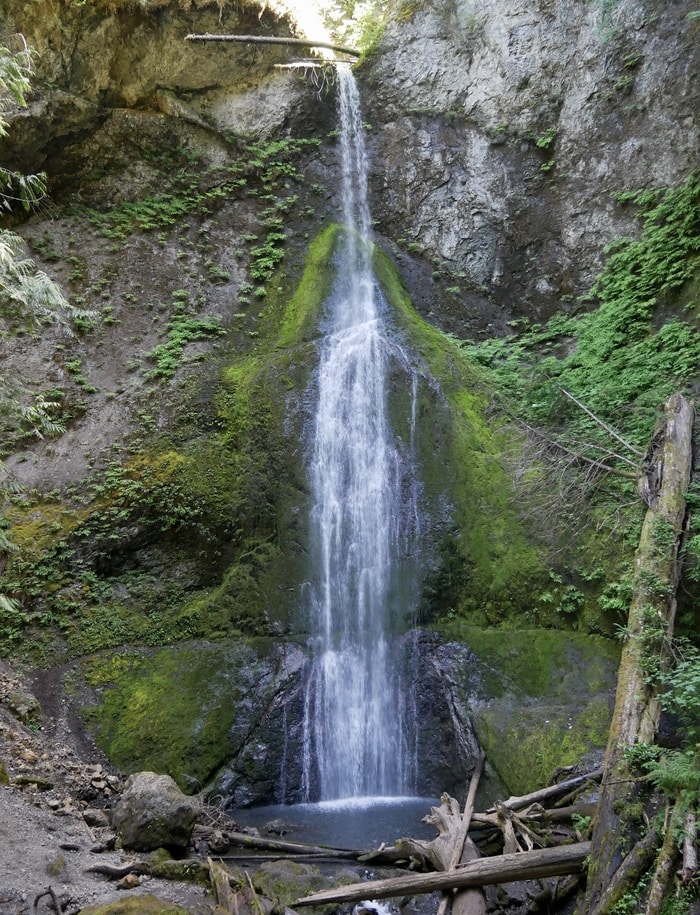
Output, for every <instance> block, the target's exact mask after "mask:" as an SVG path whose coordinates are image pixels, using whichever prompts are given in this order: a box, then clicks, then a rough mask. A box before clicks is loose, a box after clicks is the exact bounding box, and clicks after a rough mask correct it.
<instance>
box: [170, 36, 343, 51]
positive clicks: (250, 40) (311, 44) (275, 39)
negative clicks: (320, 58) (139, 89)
mask: <svg viewBox="0 0 700 915" xmlns="http://www.w3.org/2000/svg"><path fill="white" fill-rule="evenodd" d="M185 41H230V42H238V43H240V44H280V45H291V46H292V47H297V48H298V47H303V48H325V49H326V50H329V51H335V52H336V53H337V54H347V55H349V56H350V57H359V56H360V52H359V51H356V50H355V49H354V48H345V47H343V46H342V45H337V44H333V43H331V42H328V41H313V40H311V39H309V38H285V37H284V36H281V35H280V36H277V35H210V34H204V35H186V36H185Z"/></svg>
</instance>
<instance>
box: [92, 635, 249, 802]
mask: <svg viewBox="0 0 700 915" xmlns="http://www.w3.org/2000/svg"><path fill="white" fill-rule="evenodd" d="M254 662H255V657H254V655H253V654H252V652H251V651H250V649H247V648H246V647H245V646H243V645H240V646H232V645H227V646H223V645H217V646H213V645H203V644H194V645H190V646H180V647H177V648H171V649H162V650H160V651H145V650H141V651H134V650H132V651H130V652H128V653H124V652H123V651H122V652H119V653H116V654H110V653H107V654H102V655H99V656H95V657H93V658H90V659H87V660H85V661H84V662H82V673H81V676H82V677H84V678H85V680H86V682H87V683H88V684H90V685H91V686H92V687H94V688H100V689H101V690H103V693H102V701H101V704H100V705H99V706H98V707H93V708H86V709H84V715H85V717H86V720H87V721H88V724H89V726H90V728H91V729H92V730H93V732H94V734H95V737H96V740H97V742H98V744H99V746H100V747H101V748H102V749H103V750H104V751H105V753H106V754H107V755H108V756H109V758H110V759H111V760H112V761H113V762H114V763H115V764H116V765H118V766H119V767H120V768H122V769H124V771H126V772H135V771H140V770H152V771H156V772H164V773H167V774H169V775H171V776H172V777H173V778H174V779H175V780H176V781H177V782H178V784H179V785H180V787H181V788H182V789H183V790H185V791H192V790H193V788H195V789H196V788H197V787H201V786H203V785H204V784H205V783H206V782H207V780H208V779H209V778H210V777H211V776H212V774H213V773H214V772H215V771H216V770H217V769H218V768H220V767H221V766H222V765H223V764H224V763H226V762H228V761H229V760H230V758H231V756H232V754H233V750H234V743H233V739H232V736H231V729H232V726H233V724H234V718H235V716H234V711H235V707H236V702H237V701H238V700H240V698H241V696H242V694H243V691H244V687H243V686H242V684H244V683H245V684H247V687H246V688H250V677H249V674H247V673H244V671H245V670H246V669H247V668H248V666H251V667H253V666H254Z"/></svg>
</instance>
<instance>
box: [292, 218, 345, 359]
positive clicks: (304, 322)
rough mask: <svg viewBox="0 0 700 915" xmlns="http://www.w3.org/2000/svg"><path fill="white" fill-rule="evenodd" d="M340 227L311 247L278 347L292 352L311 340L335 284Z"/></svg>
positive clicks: (332, 228) (331, 228)
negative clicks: (334, 265) (311, 331)
mask: <svg viewBox="0 0 700 915" xmlns="http://www.w3.org/2000/svg"><path fill="white" fill-rule="evenodd" d="M339 228H340V227H339V226H338V225H336V224H332V225H330V226H327V227H326V228H325V229H324V230H323V232H321V234H320V235H318V236H317V237H316V238H315V239H314V240H313V241H312V242H311V244H310V245H309V248H308V253H307V256H306V265H305V269H304V274H303V276H302V278H301V281H300V282H299V285H298V286H297V290H296V292H295V293H294V295H293V297H292V299H291V301H290V302H289V304H288V305H287V306H286V307H285V309H284V318H283V321H282V324H281V328H280V332H279V337H278V339H277V346H278V347H279V348H288V347H290V346H296V345H298V344H299V343H300V342H302V341H307V340H308V339H309V332H310V330H311V329H312V328H314V329H315V326H316V321H317V320H318V315H319V312H320V309H321V306H322V305H323V303H324V302H325V300H326V298H327V297H328V294H329V292H330V288H331V283H332V282H333V270H332V260H333V253H334V251H335V246H336V244H337V241H338V234H339Z"/></svg>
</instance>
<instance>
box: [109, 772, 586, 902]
mask: <svg viewBox="0 0 700 915" xmlns="http://www.w3.org/2000/svg"><path fill="white" fill-rule="evenodd" d="M483 763H484V757H483V754H482V756H481V757H480V758H479V760H478V761H477V765H476V767H475V769H474V773H473V776H472V779H471V783H470V786H469V792H468V795H467V800H466V803H465V805H464V810H463V811H461V812H460V805H459V803H458V802H457V801H456V800H455V799H454V798H452V797H450V796H449V795H443V796H442V798H441V804H440V806H439V807H433V808H432V809H431V811H430V813H429V814H428V815H427V816H426V817H425V818H424V821H425V822H428V823H431V824H432V825H434V826H435V827H436V829H437V833H438V835H437V836H436V838H435V839H433V840H432V841H425V840H419V839H413V838H402V839H398V840H397V841H396V842H395V843H394V844H393V845H391V846H385V845H382V846H381V847H380V848H377V849H373V850H370V851H366V850H365V851H358V850H352V849H341V848H330V847H328V846H319V845H306V844H303V843H299V842H289V841H286V840H283V839H277V838H267V837H263V836H251V835H247V834H243V833H239V832H235V831H231V832H227V834H226V840H227V845H228V848H227V849H226V850H225V853H223V854H220V855H218V856H216V857H217V860H214V857H215V856H214V854H213V853H212V854H210V855H209V856H208V857H207V858H206V859H205V860H198V861H197V862H196V863H197V869H198V871H199V872H200V874H201V876H203V877H204V876H205V875H206V876H207V877H208V879H209V882H210V884H211V887H212V891H213V893H214V896H215V899H216V903H217V906H218V907H220V908H221V909H223V910H224V911H226V912H230V913H231V915H234V913H236V915H239V913H241V912H247V911H248V912H252V913H254V915H256V913H257V915H262V913H264V912H266V911H267V909H268V908H269V907H270V901H269V900H267V899H265V898H264V897H262V896H260V897H259V898H258V894H257V893H256V891H255V889H254V887H253V882H252V881H251V880H250V878H249V877H248V875H247V871H246V870H245V868H246V867H247V866H249V865H251V864H253V863H255V862H257V863H262V862H264V861H270V860H275V859H284V860H293V861H301V862H308V863H316V862H319V861H334V860H345V861H355V862H356V863H358V864H364V865H367V864H371V865H373V866H392V867H395V868H405V870H406V873H404V874H401V875H399V876H395V877H392V878H388V879H384V880H375V881H371V882H368V881H363V882H359V883H355V884H350V885H345V886H342V887H337V888H334V889H330V890H323V891H321V892H316V893H313V894H311V895H307V896H304V897H303V898H300V899H297V900H296V901H295V902H294V903H293V905H294V906H295V907H303V906H316V905H327V904H329V903H339V904H341V903H348V902H360V901H363V900H367V899H386V898H389V897H395V896H405V895H419V894H422V893H433V892H436V891H437V892H439V891H442V892H443V897H442V901H441V903H440V906H439V909H438V915H445V912H446V911H447V909H448V907H451V908H452V913H453V915H485V912H486V902H485V897H484V895H483V887H484V886H488V885H491V884H498V883H509V882H513V881H519V880H531V879H541V878H543V877H552V876H560V875H571V879H570V880H568V881H564V882H560V883H559V884H558V889H557V891H556V892H555V895H557V896H562V895H564V894H565V893H568V892H570V891H571V890H573V889H574V888H575V886H576V885H577V882H578V875H579V874H580V873H581V871H582V869H583V867H584V862H585V859H586V858H587V856H588V855H589V852H590V843H589V842H585V841H581V836H580V834H578V833H577V832H576V830H575V829H574V828H573V827H572V825H571V819H572V816H573V815H574V814H579V815H580V816H585V815H587V814H589V813H591V812H592V808H591V805H584V804H571V803H569V799H570V798H571V796H572V795H573V794H575V793H576V792H578V791H579V790H581V789H583V788H585V787H587V786H588V785H590V784H591V783H593V782H596V781H597V780H599V778H600V774H601V773H600V770H596V771H594V772H589V773H586V774H583V775H579V776H577V777H573V778H567V779H566V780H564V781H560V782H559V783H557V784H555V785H553V786H551V787H549V788H545V789H543V790H541V791H537V792H534V793H533V794H529V795H525V796H523V797H511V798H509V799H508V800H506V801H501V802H498V803H496V805H495V806H494V807H492V808H491V809H489V810H486V811H485V812H483V813H475V812H474V799H475V796H476V789H477V785H478V782H479V778H480V775H481V771H482V768H483ZM554 802H558V803H559V805H560V806H559V807H552V808H551V809H546V808H545V806H544V805H545V804H549V803H554ZM562 805H565V806H562ZM201 831H202V829H201V827H200V832H201ZM204 831H205V832H206V831H207V830H206V829H205V830H204ZM208 831H209V832H211V833H212V837H213V836H214V835H215V834H216V835H218V830H216V829H213V828H211V829H209V830H208ZM212 837H210V838H212ZM200 838H203V839H206V836H204V835H201V836H200ZM545 845H547V846H548V847H542V846H545ZM484 849H488V850H489V851H490V852H491V854H490V856H488V857H482V850H484ZM494 849H500V850H501V851H502V853H500V854H498V853H495V854H494V853H493V850H494ZM223 851H224V850H223V849H222V852H223ZM205 862H206V863H205ZM178 863H179V864H180V866H182V865H183V864H184V865H185V866H186V865H187V864H192V865H194V864H195V861H190V862H178ZM142 866H143V865H142ZM242 868H243V869H242ZM111 876H114V877H117V876H123V870H120V872H119V874H118V875H117V874H116V873H115V874H113V875H111Z"/></svg>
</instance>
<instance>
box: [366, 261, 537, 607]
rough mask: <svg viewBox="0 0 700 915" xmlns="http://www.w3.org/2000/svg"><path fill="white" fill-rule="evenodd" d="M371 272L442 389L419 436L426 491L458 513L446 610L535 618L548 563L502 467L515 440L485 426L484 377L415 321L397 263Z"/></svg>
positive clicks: (446, 548)
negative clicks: (455, 578)
mask: <svg viewBox="0 0 700 915" xmlns="http://www.w3.org/2000/svg"><path fill="white" fill-rule="evenodd" d="M374 268H375V272H376V275H377V277H378V279H379V282H380V284H381V287H382V290H383V292H384V294H385V296H386V298H387V300H388V301H389V302H390V304H391V305H392V307H393V309H394V315H395V317H396V320H397V322H398V324H399V327H400V330H401V332H402V333H403V334H404V335H405V337H406V338H407V342H408V345H409V347H410V349H411V350H412V351H413V352H414V353H415V354H417V356H418V357H419V358H420V359H422V360H423V362H424V365H425V368H427V371H428V373H429V374H430V375H431V376H432V377H433V378H434V379H435V380H436V381H437V383H438V385H439V390H440V394H439V395H437V396H436V395H435V393H434V392H432V393H430V394H429V396H430V397H432V399H433V402H432V404H431V405H428V404H425V405H424V406H423V408H422V410H421V411H420V412H421V415H422V416H423V417H424V424H425V427H424V428H421V429H420V433H419V438H420V440H421V444H420V448H421V454H420V462H421V479H422V480H423V483H424V485H425V487H426V489H427V490H429V491H430V490H435V489H438V488H442V489H443V491H445V495H446V497H447V498H448V499H449V501H450V502H451V504H452V505H453V506H454V511H453V518H452V530H451V532H450V533H449V534H448V535H447V541H446V542H445V543H444V544H443V548H442V550H443V552H444V553H445V555H447V554H450V555H451V556H452V558H453V559H454V560H455V561H456V565H457V566H459V568H460V569H461V573H462V582H461V587H460V589H459V592H460V593H459V594H458V595H456V599H457V600H458V606H457V607H454V606H452V607H450V608H449V609H450V610H451V611H452V612H463V613H478V614H480V615H481V616H482V617H483V619H484V620H485V621H488V622H495V621H497V620H499V619H502V618H504V617H505V616H506V615H507V614H509V613H514V612H520V613H522V612H530V611H531V610H532V604H533V591H535V590H539V589H540V588H541V586H542V584H543V582H544V581H545V579H546V576H547V569H546V563H545V558H546V557H545V551H544V550H543V549H542V548H541V547H539V546H538V545H537V544H536V543H534V542H533V541H531V540H529V539H528V536H527V533H526V530H525V527H524V524H523V522H522V520H521V518H520V517H519V515H518V513H517V511H516V508H515V506H514V500H513V494H512V487H511V481H510V479H509V477H508V474H507V472H506V469H505V467H504V465H503V460H502V455H503V454H504V452H505V451H507V450H508V449H509V448H510V447H512V445H513V438H514V434H513V433H512V432H511V431H509V430H507V429H506V428H505V427H504V426H503V425H500V426H499V424H498V423H497V422H495V421H494V419H493V418H492V417H489V418H488V419H487V409H488V402H489V401H488V395H489V392H488V389H487V386H486V384H485V382H484V377H483V375H482V373H481V372H480V370H479V369H478V367H476V366H475V365H474V364H473V363H470V361H469V360H468V359H467V358H466V356H465V354H464V353H463V352H462V350H461V348H460V346H459V344H458V342H457V341H455V340H454V339H453V338H451V337H450V336H449V335H447V334H444V333H442V332H441V331H439V330H438V329H437V328H435V327H432V326H431V325H429V324H428V323H427V322H426V321H424V320H423V319H422V318H421V317H420V316H419V315H418V314H417V312H416V311H415V309H414V308H413V305H412V303H411V301H410V298H409V296H408V294H407V292H406V290H405V289H404V288H403V286H402V284H401V281H400V278H399V276H398V274H397V272H396V270H395V268H394V266H393V264H392V263H391V261H390V260H389V258H388V257H387V256H386V255H385V254H384V253H383V252H382V251H380V250H379V249H378V248H377V249H375V256H374ZM440 396H443V397H444V399H445V401H446V406H447V416H445V407H444V406H442V405H441V404H440V403H439V398H440ZM441 414H442V416H443V418H442V419H440V418H439V417H440V415H441ZM419 422H420V419H419ZM431 423H433V428H431V427H430V424H431ZM437 423H439V426H438V425H436V424H437ZM446 468H449V472H448V474H447V475H446V473H445V470H446ZM446 478H447V479H448V480H449V484H447V483H446ZM453 571H454V570H453ZM536 584H537V587H536ZM447 609H448V608H446V607H443V608H442V610H443V611H444V610H447Z"/></svg>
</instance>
